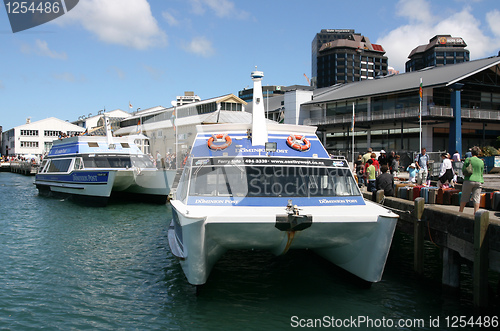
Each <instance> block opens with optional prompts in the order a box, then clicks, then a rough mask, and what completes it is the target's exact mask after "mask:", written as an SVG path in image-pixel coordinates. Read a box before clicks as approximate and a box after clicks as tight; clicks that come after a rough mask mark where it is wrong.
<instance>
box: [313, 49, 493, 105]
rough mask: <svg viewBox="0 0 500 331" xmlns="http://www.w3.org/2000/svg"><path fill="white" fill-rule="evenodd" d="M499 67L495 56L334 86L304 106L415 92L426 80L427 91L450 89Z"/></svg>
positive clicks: (321, 91)
mask: <svg viewBox="0 0 500 331" xmlns="http://www.w3.org/2000/svg"><path fill="white" fill-rule="evenodd" d="M499 64H500V57H498V56H495V57H489V58H486V59H481V60H475V61H468V62H463V63H457V64H448V65H445V66H441V67H430V68H425V69H422V70H419V71H414V72H408V73H404V74H399V75H393V76H386V77H382V78H380V79H372V80H364V81H361V82H352V83H347V84H342V85H334V86H332V87H330V88H327V89H318V90H315V91H314V96H313V100H312V101H308V102H306V103H303V104H304V105H307V104H316V103H322V102H328V101H338V100H345V99H353V98H360V97H367V96H373V95H380V94H390V93H397V92H403V91H410V90H415V89H418V87H419V85H420V78H422V86H423V87H424V88H426V87H439V86H449V85H452V84H454V83H456V82H459V81H461V80H463V79H465V78H467V77H469V76H472V75H474V74H476V73H478V72H480V71H483V70H485V69H487V68H491V67H493V66H496V65H499Z"/></svg>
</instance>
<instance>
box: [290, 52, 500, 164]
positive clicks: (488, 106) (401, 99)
mask: <svg viewBox="0 0 500 331" xmlns="http://www.w3.org/2000/svg"><path fill="white" fill-rule="evenodd" d="M420 82H422V112H421V120H422V146H423V147H426V148H427V151H449V152H450V153H452V152H454V151H455V150H458V151H459V152H461V154H462V155H463V154H464V153H465V152H466V151H467V149H468V148H470V147H472V146H474V145H481V146H485V145H488V144H492V143H493V141H495V140H496V137H497V136H500V57H498V56H495V57H489V58H485V59H480V60H474V61H467V62H462V63H457V64H450V65H446V66H440V67H430V68H425V69H421V70H418V71H412V72H408V73H404V74H399V75H393V76H387V77H382V78H379V79H373V80H365V81H360V82H354V83H349V84H339V85H335V86H331V87H329V88H323V89H315V90H314V91H313V92H312V97H311V98H312V100H309V101H307V102H304V103H302V104H301V106H300V113H301V116H300V118H301V120H300V122H299V124H306V125H314V126H317V127H318V131H320V133H322V137H323V138H322V139H323V142H324V144H325V146H326V148H327V149H328V151H330V152H336V151H339V152H349V153H350V151H351V149H352V145H351V141H352V134H353V133H352V132H353V131H351V130H352V123H353V104H354V110H355V117H354V118H355V121H354V136H355V143H354V147H355V154H358V153H363V152H365V151H366V149H367V148H368V147H371V148H373V149H374V150H376V151H380V150H381V149H384V150H386V151H387V150H389V151H390V150H395V151H418V150H419V140H420V137H419V135H420V130H419V124H420V123H419V122H420V121H419V108H420V95H419V94H420V93H419V86H420ZM289 112H290V110H289V109H286V110H285V123H287V116H288V113H289ZM292 118H293V115H292Z"/></svg>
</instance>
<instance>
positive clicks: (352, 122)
mask: <svg viewBox="0 0 500 331" xmlns="http://www.w3.org/2000/svg"><path fill="white" fill-rule="evenodd" d="M354 118H355V117H354V102H353V103H352V129H351V130H352V166H353V167H354Z"/></svg>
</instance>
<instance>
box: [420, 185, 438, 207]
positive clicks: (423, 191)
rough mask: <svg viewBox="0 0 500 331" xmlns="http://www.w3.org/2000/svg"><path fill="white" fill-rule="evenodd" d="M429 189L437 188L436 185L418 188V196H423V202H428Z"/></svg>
mask: <svg viewBox="0 0 500 331" xmlns="http://www.w3.org/2000/svg"><path fill="white" fill-rule="evenodd" d="M431 189H436V190H437V187H435V186H424V187H422V189H421V190H420V197H422V198H424V200H425V203H429V191H430V190H431Z"/></svg>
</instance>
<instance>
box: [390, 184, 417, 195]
mask: <svg viewBox="0 0 500 331" xmlns="http://www.w3.org/2000/svg"><path fill="white" fill-rule="evenodd" d="M409 185H413V184H412V183H410V182H402V183H397V184H394V187H395V189H394V195H395V196H397V197H399V195H398V193H399V189H401V188H402V187H406V186H409Z"/></svg>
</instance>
